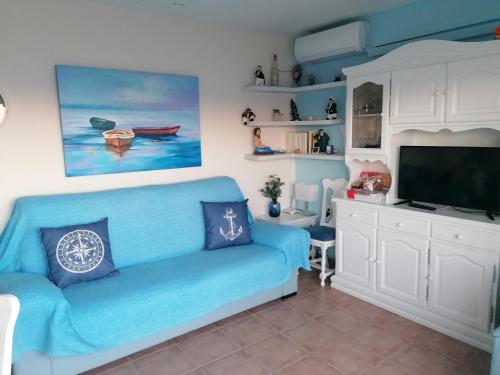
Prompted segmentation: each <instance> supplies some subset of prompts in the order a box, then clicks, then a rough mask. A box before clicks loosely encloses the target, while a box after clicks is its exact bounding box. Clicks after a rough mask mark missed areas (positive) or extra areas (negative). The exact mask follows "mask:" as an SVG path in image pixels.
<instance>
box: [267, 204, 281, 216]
mask: <svg viewBox="0 0 500 375" xmlns="http://www.w3.org/2000/svg"><path fill="white" fill-rule="evenodd" d="M280 214H281V205H280V202H278V201H277V200H272V201H271V202H269V216H271V217H278V216H280Z"/></svg>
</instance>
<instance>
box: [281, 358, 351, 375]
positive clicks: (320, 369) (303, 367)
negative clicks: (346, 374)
mask: <svg viewBox="0 0 500 375" xmlns="http://www.w3.org/2000/svg"><path fill="white" fill-rule="evenodd" d="M278 375H342V374H341V373H340V372H338V371H337V370H335V369H334V368H333V367H330V366H329V365H327V364H326V363H324V362H323V361H321V360H320V359H318V358H316V357H314V356H311V355H309V356H307V357H305V358H303V359H301V360H299V361H297V362H294V363H292V364H291V365H288V366H286V367H285V368H283V369H282V370H280V371H279V372H278Z"/></svg>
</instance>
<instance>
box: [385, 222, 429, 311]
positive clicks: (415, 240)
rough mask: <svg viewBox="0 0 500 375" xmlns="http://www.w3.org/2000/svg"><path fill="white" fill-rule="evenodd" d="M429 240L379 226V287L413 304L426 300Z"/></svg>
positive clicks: (422, 305)
mask: <svg viewBox="0 0 500 375" xmlns="http://www.w3.org/2000/svg"><path fill="white" fill-rule="evenodd" d="M428 249H429V241H428V240H426V239H423V238H419V237H417V236H412V235H409V234H406V233H396V232H392V231H388V230H383V229H379V231H378V241H377V260H376V264H377V290H378V291H379V292H381V293H384V294H387V295H388V296H390V297H393V298H396V299H398V300H400V301H403V302H406V303H410V304H412V305H416V306H420V307H424V306H425V302H426V286H427V281H426V276H427V253H428Z"/></svg>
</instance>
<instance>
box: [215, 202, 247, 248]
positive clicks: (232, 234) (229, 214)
mask: <svg viewBox="0 0 500 375" xmlns="http://www.w3.org/2000/svg"><path fill="white" fill-rule="evenodd" d="M236 216H237V215H236V214H235V213H234V211H233V209H232V208H231V207H228V208H226V212H225V213H224V215H223V216H222V217H223V218H224V219H226V220H227V221H228V223H229V232H227V233H224V229H222V227H219V231H220V234H221V235H222V236H223V237H224V238H225V239H226V240H228V241H234V240H235V239H236V238H238V237H239V236H240V234H241V233H243V227H242V226H241V225H240V227H239V228H238V230H236V224H235V223H234V221H233V219H234V218H235V217H236ZM235 230H236V231H235Z"/></svg>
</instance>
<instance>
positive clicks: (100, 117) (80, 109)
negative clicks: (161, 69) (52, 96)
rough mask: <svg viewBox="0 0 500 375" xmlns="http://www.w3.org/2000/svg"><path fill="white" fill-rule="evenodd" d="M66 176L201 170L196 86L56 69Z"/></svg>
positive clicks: (190, 81)
mask: <svg viewBox="0 0 500 375" xmlns="http://www.w3.org/2000/svg"><path fill="white" fill-rule="evenodd" d="M56 76H57V87H58V93H59V110H60V115H61V128H62V135H63V151H64V161H65V167H66V176H69V177H74V176H89V175H97V174H108V173H124V172H140V171H151V170H158V169H173V168H188V167H198V166H201V142H200V120H199V119H200V115H199V89H198V78H197V77H194V76H180V75H172V74H161V73H145V72H134V71H125V70H114V69H98V68H85V67H74V66H65V65H58V66H56Z"/></svg>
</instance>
